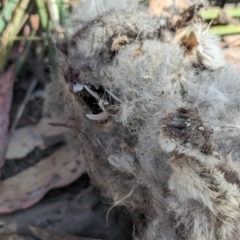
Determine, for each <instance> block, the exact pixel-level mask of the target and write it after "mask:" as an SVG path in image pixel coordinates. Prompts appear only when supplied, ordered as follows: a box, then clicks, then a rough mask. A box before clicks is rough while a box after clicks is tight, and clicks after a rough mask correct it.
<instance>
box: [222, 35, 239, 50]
mask: <svg viewBox="0 0 240 240" xmlns="http://www.w3.org/2000/svg"><path fill="white" fill-rule="evenodd" d="M223 40H224V42H225V46H233V47H235V46H240V34H236V35H229V36H224V37H223Z"/></svg>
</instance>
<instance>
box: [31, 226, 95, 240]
mask: <svg viewBox="0 0 240 240" xmlns="http://www.w3.org/2000/svg"><path fill="white" fill-rule="evenodd" d="M29 228H30V230H31V232H32V233H33V235H34V236H35V237H37V238H39V239H41V240H97V239H93V238H83V237H77V236H73V235H67V234H63V233H57V232H54V231H50V230H47V229H43V228H38V227H33V226H30V227H29Z"/></svg>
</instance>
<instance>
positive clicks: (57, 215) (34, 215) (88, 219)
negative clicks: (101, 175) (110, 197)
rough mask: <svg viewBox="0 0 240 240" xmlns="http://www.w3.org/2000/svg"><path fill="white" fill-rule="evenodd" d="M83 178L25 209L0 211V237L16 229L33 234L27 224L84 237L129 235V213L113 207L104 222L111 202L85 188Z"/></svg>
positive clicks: (104, 237)
mask: <svg viewBox="0 0 240 240" xmlns="http://www.w3.org/2000/svg"><path fill="white" fill-rule="evenodd" d="M85 180H86V179H85ZM85 180H84V177H83V178H80V179H78V180H77V185H75V183H74V184H73V185H72V186H68V187H66V188H65V189H63V190H62V191H55V192H58V193H57V194H56V195H55V196H51V195H48V196H46V197H45V198H44V199H43V200H42V201H40V202H39V203H37V204H36V205H35V206H34V207H31V208H28V209H26V210H24V211H17V212H14V213H11V214H0V226H1V227H0V239H2V238H1V237H2V236H4V235H9V234H16V233H18V234H25V235H30V236H33V235H32V233H31V231H30V229H29V226H34V227H38V228H44V229H46V230H50V231H54V232H56V233H63V234H70V235H74V236H84V237H87V238H100V239H131V238H130V236H131V233H132V222H131V219H130V217H129V215H128V214H125V213H124V211H123V210H124V209H123V208H122V207H115V208H113V209H112V210H111V211H110V213H109V215H108V223H107V222H106V215H107V213H108V211H109V209H110V208H111V204H110V202H109V201H106V199H104V198H102V197H101V195H100V193H99V191H97V190H96V189H91V187H90V188H89V187H88V188H86V185H85V184H86V182H85V183H84V181H85ZM60 192H61V193H60ZM63 192H65V193H63ZM52 193H53V192H52ZM38 240H39V239H38Z"/></svg>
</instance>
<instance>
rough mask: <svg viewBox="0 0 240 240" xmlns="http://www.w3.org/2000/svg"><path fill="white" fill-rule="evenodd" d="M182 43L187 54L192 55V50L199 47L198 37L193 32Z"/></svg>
mask: <svg viewBox="0 0 240 240" xmlns="http://www.w3.org/2000/svg"><path fill="white" fill-rule="evenodd" d="M181 43H182V44H183V46H184V47H185V48H186V50H187V52H188V53H189V54H191V53H192V50H193V49H194V48H195V47H197V46H198V44H199V43H198V41H197V37H196V35H195V33H194V32H191V33H190V34H189V35H185V36H184V37H183V38H182V39H181Z"/></svg>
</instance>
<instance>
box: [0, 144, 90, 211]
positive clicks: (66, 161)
mask: <svg viewBox="0 0 240 240" xmlns="http://www.w3.org/2000/svg"><path fill="white" fill-rule="evenodd" d="M84 172H85V166H84V164H83V163H82V161H81V159H80V156H79V155H78V154H77V153H76V152H75V151H74V150H73V149H71V148H70V147H69V146H64V147H62V148H61V149H59V150H58V151H56V152H54V153H53V154H52V155H50V156H49V157H47V158H45V159H43V160H42V161H40V162H39V163H38V164H36V165H34V166H33V167H30V168H29V169H27V170H26V171H23V172H21V173H19V174H17V175H15V176H14V177H11V178H8V179H6V180H4V181H2V182H0V193H1V195H0V213H9V212H13V211H15V210H18V209H25V208H28V207H30V206H32V205H33V204H35V203H36V202H38V201H39V200H40V199H41V198H42V197H43V196H44V195H45V194H46V193H47V192H48V191H49V190H51V189H53V188H57V187H62V186H66V185H68V184H70V183H72V182H73V181H75V180H76V179H77V178H79V177H80V176H81V175H82V174H83V173H84Z"/></svg>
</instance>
